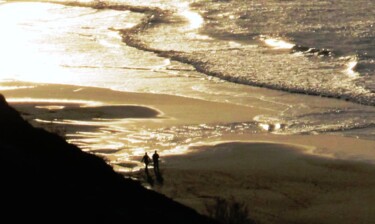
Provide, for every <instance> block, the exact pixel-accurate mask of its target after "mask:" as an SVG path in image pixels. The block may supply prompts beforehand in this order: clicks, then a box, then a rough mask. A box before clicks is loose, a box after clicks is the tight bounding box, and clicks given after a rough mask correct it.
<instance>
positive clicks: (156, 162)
mask: <svg viewBox="0 0 375 224" xmlns="http://www.w3.org/2000/svg"><path fill="white" fill-rule="evenodd" d="M141 162H143V163H144V164H145V166H146V167H145V168H146V171H148V165H149V164H150V162H151V158H150V157H149V156H148V154H147V152H146V153H145V155H144V156H143V157H142V161H141ZM152 162H153V164H154V172H155V173H159V172H160V170H159V154H158V152H157V151H156V150H155V152H154V154H153V155H152Z"/></svg>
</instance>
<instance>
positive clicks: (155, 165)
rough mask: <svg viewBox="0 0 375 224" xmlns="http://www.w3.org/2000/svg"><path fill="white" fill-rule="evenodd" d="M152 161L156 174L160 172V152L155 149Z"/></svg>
mask: <svg viewBox="0 0 375 224" xmlns="http://www.w3.org/2000/svg"><path fill="white" fill-rule="evenodd" d="M152 162H153V163H154V172H155V173H156V174H158V173H160V172H159V171H160V170H159V154H158V152H157V151H156V150H155V152H154V154H153V155H152Z"/></svg>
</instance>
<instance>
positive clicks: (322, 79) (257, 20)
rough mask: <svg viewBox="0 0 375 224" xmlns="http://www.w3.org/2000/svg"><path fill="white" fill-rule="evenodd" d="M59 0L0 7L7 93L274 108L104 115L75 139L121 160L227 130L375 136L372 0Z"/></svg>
mask: <svg viewBox="0 0 375 224" xmlns="http://www.w3.org/2000/svg"><path fill="white" fill-rule="evenodd" d="M59 3H60V4H51V3H46V2H27V3H26V2H7V3H5V4H4V3H2V4H1V5H0V24H1V26H2V35H1V36H0V47H1V49H2V51H1V52H0V60H1V65H2V66H1V67H0V81H1V86H0V90H1V89H2V90H6V89H9V88H30V91H32V87H30V86H32V84H29V83H55V84H71V85H77V86H92V87H103V88H108V89H113V90H119V91H131V92H147V93H164V94H171V95H180V96H187V97H193V98H200V99H205V100H209V101H220V102H230V103H235V104H240V105H246V106H252V107H257V108H263V109H266V110H269V111H273V112H277V113H276V115H274V116H272V117H270V116H258V117H256V118H255V119H254V121H252V122H249V123H243V124H220V125H204V124H202V125H196V126H186V127H174V128H165V129H159V130H138V129H132V127H125V128H124V127H123V126H121V125H120V126H118V125H115V124H105V125H104V126H105V127H106V128H101V129H99V130H96V131H95V132H81V133H74V134H70V135H69V136H68V139H70V140H71V141H72V142H73V143H76V144H78V145H80V146H81V147H83V148H85V150H99V149H100V150H102V151H103V152H105V153H104V154H106V155H109V156H110V154H111V155H112V154H113V151H115V152H116V153H115V154H116V156H115V157H114V161H117V162H118V163H120V162H123V161H129V156H131V155H133V156H134V155H138V154H142V152H143V151H144V150H148V149H149V150H151V149H153V148H155V147H156V148H160V149H161V150H165V152H167V151H168V150H169V151H174V150H175V151H181V150H182V151H183V149H181V148H184V147H185V148H186V147H187V146H189V145H190V144H192V143H194V142H199V141H201V140H202V139H210V138H216V137H218V136H220V135H224V134H226V133H238V134H241V133H253V132H254V133H255V132H270V133H274V134H316V133H330V132H333V133H336V134H340V135H349V136H354V137H358V138H365V139H371V140H374V139H375V108H374V104H375V101H374V100H375V95H374V94H375V93H374V91H375V78H374V77H375V75H374V68H375V65H374V57H375V56H374V52H375V49H374V46H375V43H374V40H375V38H374V29H373V25H374V18H373V15H374V14H375V13H374V11H375V9H374V5H373V4H372V2H371V0H363V1H360V2H358V1H356V2H352V1H348V0H336V1H334V2H321V1H282V2H279V1H268V2H264V1H251V2H249V1H243V0H242V1H241V0H235V1H202V2H200V1H195V2H194V3H193V2H190V1H178V0H171V1H167V0H164V1H162V0H161V1H142V2H141V3H140V2H139V1H117V2H114V1H112V2H108V1H106V2H101V3H100V4H98V3H99V2H90V1H85V2H78V1H75V2H68V1H60V2H59ZM364 10H365V11H366V12H368V13H363V11H364ZM23 82H27V83H28V84H24V83H23ZM267 89H276V90H281V91H273V90H267ZM290 92H297V93H298V94H290ZM306 94H309V95H316V96H315V97H314V96H306ZM320 96H326V97H335V98H338V99H339V100H330V99H328V98H325V97H323V98H322V97H320ZM93 100H95V99H93ZM345 100H347V101H352V102H353V103H348V102H345ZM340 101H341V102H340ZM73 122H74V121H73ZM75 122H78V123H79V122H80V121H75ZM115 123H116V122H115ZM108 133H112V134H111V135H109V134H108ZM113 133H115V134H113ZM150 136H151V137H150ZM98 138H99V139H100V141H97V140H95V139H98ZM109 152H111V153H109Z"/></svg>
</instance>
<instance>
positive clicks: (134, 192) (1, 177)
mask: <svg viewBox="0 0 375 224" xmlns="http://www.w3.org/2000/svg"><path fill="white" fill-rule="evenodd" d="M0 166H1V167H0V181H1V182H0V195H1V197H0V203H1V204H0V205H1V208H0V220H1V219H2V220H1V221H0V222H1V223H5V222H4V220H8V221H7V223H20V222H21V221H27V223H78V222H80V223H150V222H155V223H163V224H165V223H171V224H172V223H173V224H178V223H189V224H191V223H194V224H197V223H214V222H213V221H212V220H209V219H208V218H206V217H204V216H201V215H199V214H198V213H196V212H195V211H194V210H192V209H190V208H188V207H185V206H183V205H181V204H179V203H177V202H175V201H173V200H171V199H169V198H167V197H165V196H163V195H161V194H158V193H156V192H154V191H150V190H147V189H145V188H144V187H142V186H141V185H140V184H139V183H138V182H136V181H133V180H130V179H125V178H123V177H122V176H121V175H120V174H118V173H116V172H114V171H113V169H112V168H111V167H110V166H109V165H107V164H106V163H105V162H104V161H103V160H102V159H101V158H99V157H96V156H95V155H92V154H88V153H85V152H82V151H81V150H80V149H79V148H78V147H76V146H75V145H72V144H68V143H67V142H66V141H65V140H64V139H62V138H61V137H59V136H57V135H55V134H52V133H49V132H47V131H45V130H43V129H38V128H34V127H32V126H31V125H30V124H29V123H27V122H26V121H24V120H23V119H22V117H21V116H20V115H19V113H18V112H17V111H16V110H14V109H13V108H11V107H10V106H9V105H8V104H7V102H6V100H5V99H4V97H3V96H2V95H0Z"/></svg>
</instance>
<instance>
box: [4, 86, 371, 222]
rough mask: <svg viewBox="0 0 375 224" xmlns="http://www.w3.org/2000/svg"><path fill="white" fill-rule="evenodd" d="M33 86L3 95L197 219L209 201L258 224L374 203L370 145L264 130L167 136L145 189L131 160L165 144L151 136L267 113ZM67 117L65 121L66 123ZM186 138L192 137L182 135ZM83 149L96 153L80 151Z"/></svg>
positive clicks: (333, 215)
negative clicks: (241, 209)
mask: <svg viewBox="0 0 375 224" xmlns="http://www.w3.org/2000/svg"><path fill="white" fill-rule="evenodd" d="M33 85H34V87H33V88H32V89H16V90H7V91H2V92H3V94H4V96H5V97H6V98H9V99H10V102H11V103H10V104H11V106H12V107H13V106H14V107H15V108H16V109H21V113H23V116H24V117H27V119H28V120H31V121H34V119H36V118H38V119H40V120H45V121H50V123H51V124H52V127H54V126H53V125H55V124H53V122H55V123H56V124H58V122H60V124H59V125H61V127H64V128H66V131H67V132H68V134H69V133H70V134H72V133H76V132H77V133H79V134H76V136H73V137H72V136H70V137H72V138H75V140H76V142H73V144H76V143H82V145H80V144H76V145H77V146H79V147H80V148H81V150H83V151H89V152H91V153H94V154H96V155H100V156H101V157H104V158H105V159H106V161H107V162H109V163H110V165H112V167H113V168H114V170H115V171H116V172H117V173H120V174H122V175H123V176H125V177H131V178H136V179H138V180H141V181H143V182H144V184H145V185H144V186H146V187H147V188H149V189H152V190H155V191H157V192H159V193H162V194H164V195H165V196H167V197H169V198H172V199H173V200H175V201H178V202H180V203H182V204H184V205H187V206H188V207H191V208H193V209H194V210H196V211H198V212H200V213H203V214H204V212H205V211H204V209H205V206H206V203H208V204H210V203H213V201H214V200H215V199H216V198H225V199H231V198H234V199H235V200H239V201H241V202H244V203H246V204H247V205H248V207H249V212H250V214H249V217H251V218H253V219H255V220H258V221H260V222H261V223H275V224H276V223H278V224H280V223H288V224H289V223H355V222H358V220H360V221H364V223H368V222H369V221H372V220H375V215H374V214H375V206H371V205H373V204H374V203H373V202H375V198H374V196H373V195H375V190H374V189H375V179H374V178H373V176H375V167H374V166H373V165H371V164H367V163H366V160H368V161H367V162H372V161H375V151H374V148H375V141H370V140H364V139H356V138H352V137H345V136H340V135H333V134H319V135H276V134H272V133H270V132H267V131H256V132H249V133H242V134H240V133H232V132H231V131H227V132H225V133H221V134H218V135H217V136H209V138H205V137H204V135H203V132H200V131H201V130H197V134H199V135H200V136H199V138H198V139H196V140H194V139H193V138H192V139H190V140H189V138H187V139H185V140H184V141H183V142H179V141H177V140H178V137H176V138H177V139H173V138H174V137H173V138H172V139H171V140H168V141H170V142H172V143H173V141H175V145H173V144H170V145H166V146H164V148H165V149H169V150H170V151H172V152H169V151H168V150H166V151H163V150H160V151H159V150H158V152H159V154H160V155H161V164H160V168H161V171H162V181H160V180H158V179H157V178H156V177H155V176H153V173H151V175H149V177H151V179H152V178H154V180H153V183H154V185H153V186H147V183H148V181H150V178H149V179H147V177H145V175H144V172H143V170H142V167H143V164H141V163H140V162H139V161H140V158H141V156H142V155H143V154H144V151H149V152H152V151H154V150H155V149H156V148H158V147H162V144H163V141H162V140H163V138H164V137H165V136H161V135H160V133H159V130H161V129H163V128H164V129H166V130H167V131H168V130H175V129H173V128H177V129H176V130H177V132H178V127H185V126H187V127H193V128H194V127H197V126H198V127H199V126H200V125H210V124H211V125H213V127H216V126H215V125H219V126H220V125H222V124H225V123H226V122H227V123H235V122H249V121H252V120H253V118H254V117H255V116H257V115H259V114H270V113H272V112H270V111H269V110H263V109H261V108H253V107H246V106H239V105H234V104H229V103H218V102H210V101H204V100H198V99H191V98H186V97H179V96H170V95H162V94H148V93H127V92H118V91H112V90H108V89H102V88H92V87H81V86H70V85H38V84H33ZM93 99H95V100H93ZM129 108H130V109H131V110H130V111H127V112H124V109H129ZM42 112H43V113H42ZM134 113H135V115H137V116H138V117H136V118H135V117H134ZM140 115H142V116H141V117H139V116H140ZM66 116H68V117H69V118H71V120H64V117H66ZM96 118H101V119H99V120H96ZM74 121H75V122H74ZM39 123H40V122H39ZM34 124H35V121H34ZM47 124H48V122H47ZM189 125H190V126H189ZM194 125H196V126H194ZM55 126H56V125H55ZM42 127H43V126H42ZM168 128H170V129H168ZM132 130H135V132H134V133H131V131H132ZM150 130H151V131H150ZM184 131H193V130H190V129H189V128H188V129H181V130H180V132H184ZM214 131H215V129H214ZM141 132H146V133H145V134H144V135H143V136H140V138H134V139H130V140H129V141H128V142H126V143H123V142H118V140H119V139H121V140H122V141H125V140H126V141H127V140H128V139H127V138H128V136H127V134H128V133H130V134H131V135H135V136H136V137H137V135H140V133H141ZM167 134H168V133H167ZM151 135H155V136H153V137H151ZM68 137H69V136H68ZM105 138H108V139H105ZM166 138H168V136H166ZM85 141H86V142H85ZM116 141H117V142H116ZM131 141H134V142H133V143H132V142H131ZM137 141H139V142H137ZM168 141H167V142H168ZM120 143H121V144H120ZM159 143H160V144H159ZM182 143H183V144H184V145H182ZM90 144H91V145H95V147H94V148H91V149H90V148H85V147H82V146H85V145H90ZM179 147H182V148H179ZM353 149H358V150H353ZM318 155H320V156H318ZM328 157H331V158H328ZM361 160H363V161H362V162H361ZM145 178H146V179H145ZM159 182H160V183H159ZM327 211H329V212H327ZM352 211H355V212H354V214H353V212H352Z"/></svg>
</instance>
